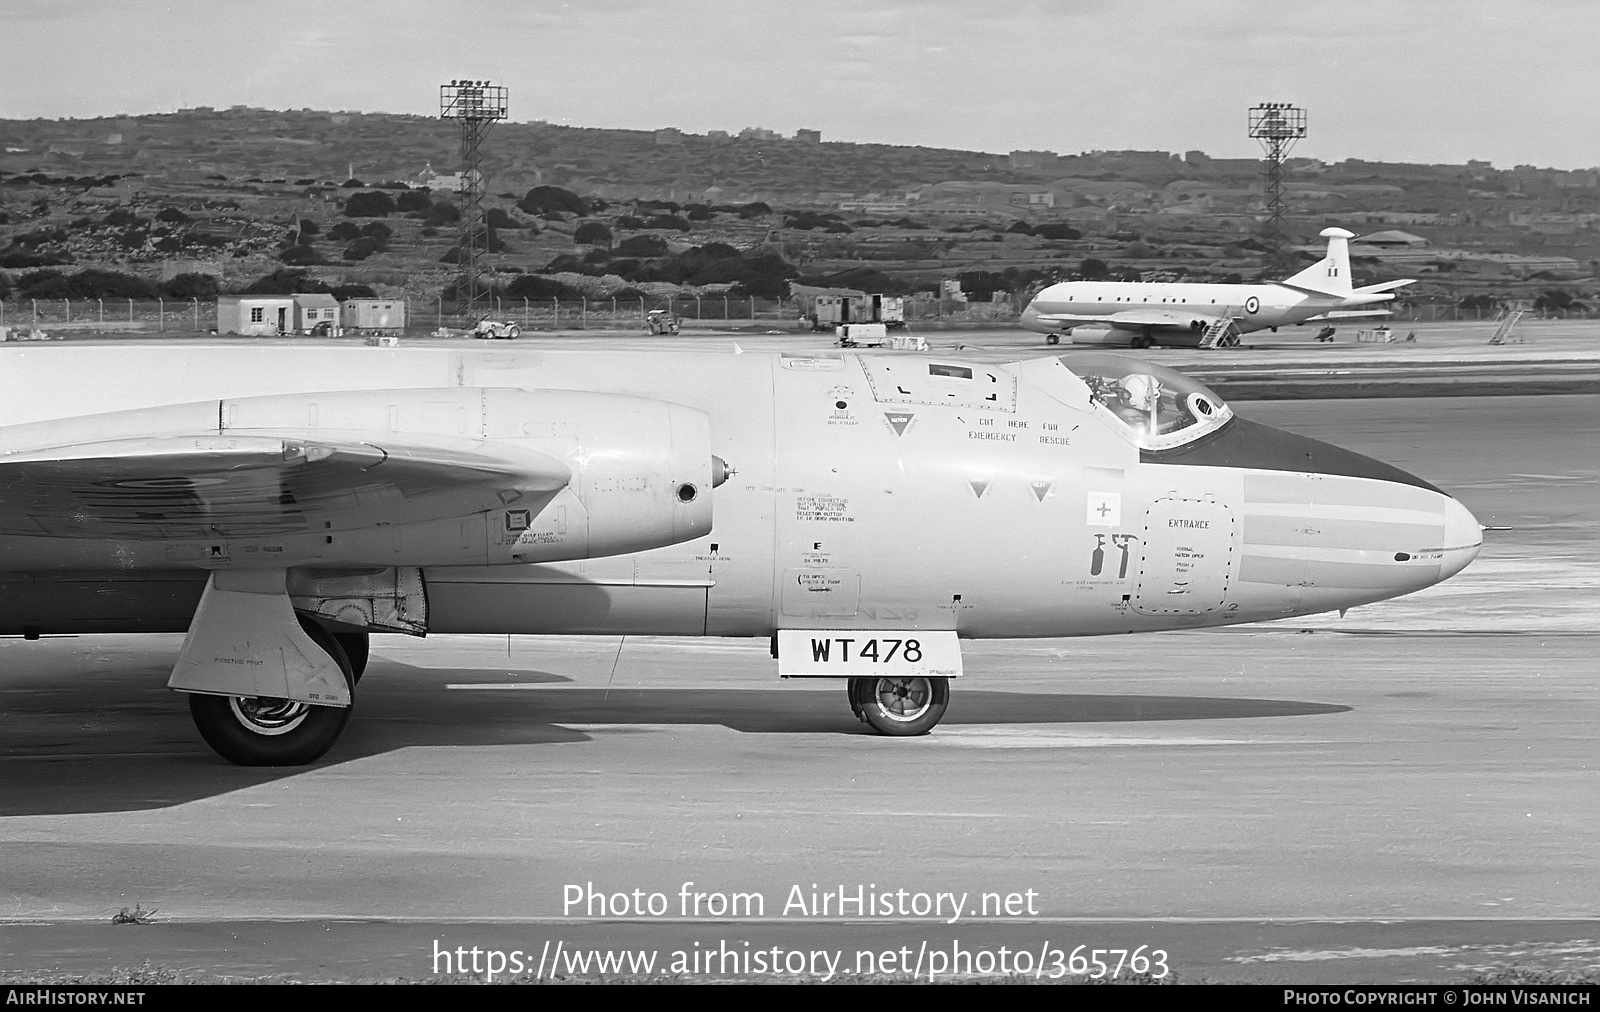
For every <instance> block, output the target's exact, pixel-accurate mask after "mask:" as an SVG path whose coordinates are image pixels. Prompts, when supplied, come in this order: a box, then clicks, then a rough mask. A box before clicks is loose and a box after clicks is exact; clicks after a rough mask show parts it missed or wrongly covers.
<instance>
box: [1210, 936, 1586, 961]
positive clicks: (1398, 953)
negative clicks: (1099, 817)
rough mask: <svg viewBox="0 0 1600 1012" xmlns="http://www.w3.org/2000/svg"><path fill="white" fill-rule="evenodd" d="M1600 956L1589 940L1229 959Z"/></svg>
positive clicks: (1234, 958)
mask: <svg viewBox="0 0 1600 1012" xmlns="http://www.w3.org/2000/svg"><path fill="white" fill-rule="evenodd" d="M1597 952H1600V944H1597V943H1596V942H1594V941H1593V940H1591V939H1588V938H1575V939H1572V940H1570V941H1566V942H1550V943H1546V944H1539V943H1533V944H1524V945H1507V944H1504V943H1498V944H1484V945H1477V944H1467V945H1417V946H1411V947H1408V948H1396V949H1364V948H1354V949H1300V950H1296V949H1281V950H1277V951H1274V952H1264V953H1260V954H1258V955H1254V956H1229V957H1228V960H1227V961H1228V962H1230V963H1321V962H1328V961H1331V960H1336V959H1394V958H1402V959H1404V958H1411V957H1416V956H1450V955H1455V956H1458V957H1459V956H1466V955H1468V954H1471V955H1475V956H1487V955H1491V954H1493V955H1501V956H1509V957H1522V958H1529V957H1548V956H1588V955H1593V954H1595V953H1597Z"/></svg>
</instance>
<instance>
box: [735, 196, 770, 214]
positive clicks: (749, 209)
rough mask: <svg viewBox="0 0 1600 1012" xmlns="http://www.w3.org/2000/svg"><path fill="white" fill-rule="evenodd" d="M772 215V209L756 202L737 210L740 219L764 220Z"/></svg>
mask: <svg viewBox="0 0 1600 1012" xmlns="http://www.w3.org/2000/svg"><path fill="white" fill-rule="evenodd" d="M771 213H772V208H770V207H768V206H767V205H766V204H764V203H762V202H761V201H759V200H757V201H754V202H753V203H749V204H745V205H743V206H742V207H740V208H739V217H741V218H764V217H766V216H767V215H769V214H771Z"/></svg>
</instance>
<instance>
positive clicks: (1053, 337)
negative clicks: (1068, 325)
mask: <svg viewBox="0 0 1600 1012" xmlns="http://www.w3.org/2000/svg"><path fill="white" fill-rule="evenodd" d="M1044 343H1045V344H1060V343H1061V335H1060V334H1046V335H1045V336H1044Z"/></svg>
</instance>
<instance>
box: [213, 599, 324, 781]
mask: <svg viewBox="0 0 1600 1012" xmlns="http://www.w3.org/2000/svg"><path fill="white" fill-rule="evenodd" d="M300 627H301V628H302V629H304V630H305V632H306V635H307V636H310V637H311V640H312V642H314V643H316V645H317V646H318V647H320V648H322V650H323V651H324V652H325V653H326V654H327V655H328V656H329V657H332V658H333V660H334V662H335V663H337V664H338V665H339V670H340V671H342V672H344V677H345V681H347V682H349V683H350V686H351V690H352V694H353V692H354V688H355V676H354V675H353V674H352V673H351V667H350V658H349V657H347V656H345V652H344V648H343V647H342V646H340V645H339V641H338V640H337V639H335V638H334V636H333V634H332V633H330V632H328V631H327V630H326V629H324V628H323V627H322V626H321V625H319V624H318V623H316V622H314V621H312V620H311V619H308V618H306V617H304V616H301V617H300ZM350 709H351V708H350V707H348V706H313V705H311V704H309V703H296V702H293V701H291V700H287V699H278V698H276V697H272V696H208V695H203V694H201V693H191V694H190V695H189V713H190V715H191V716H192V717H193V718H194V724H195V727H196V728H198V729H199V731H200V737H202V738H204V739H205V740H206V744H207V745H210V746H211V747H212V748H213V749H215V750H216V753H217V754H218V755H220V756H222V758H224V759H226V760H228V761H229V762H231V763H234V764H235V765H238V766H304V765H305V764H306V763H310V762H315V761H316V760H318V759H320V758H321V757H322V754H323V753H324V752H326V751H328V749H329V748H330V747H332V745H333V743H334V742H335V741H336V740H338V738H339V732H341V731H343V730H344V725H345V722H346V721H348V720H349V719H350Z"/></svg>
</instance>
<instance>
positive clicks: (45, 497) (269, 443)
mask: <svg viewBox="0 0 1600 1012" xmlns="http://www.w3.org/2000/svg"><path fill="white" fill-rule="evenodd" d="M462 442H463V443H464V444H466V445H461V446H447V445H440V444H438V443H434V444H428V443H405V442H395V441H393V440H388V439H383V440H375V441H374V442H366V441H363V440H362V439H361V438H360V437H359V436H358V435H357V434H353V433H352V434H349V435H348V436H342V437H341V436H337V435H335V436H332V437H331V438H330V436H329V434H328V433H325V432H319V433H317V434H316V435H315V437H301V436H299V435H297V434H295V433H293V432H282V433H272V432H263V431H261V430H256V431H254V432H252V433H251V434H250V435H232V434H221V435H219V434H217V433H215V432H212V433H209V434H198V435H157V436H143V437H135V438H128V439H111V440H99V441H93V442H85V443H77V444H73V445H67V446H58V447H49V448H44V449H31V450H22V451H17V452H12V453H7V454H4V455H0V534H13V535H25V536H35V537H38V536H43V537H59V538H114V539H121V540H135V541H163V540H169V539H170V540H182V539H205V538H228V537H238V538H246V537H260V536H271V535H279V534H294V533H321V532H322V531H324V530H327V531H339V530H346V531H348V530H355V529H364V528H370V527H374V526H379V525H383V524H388V523H414V522H419V521H427V520H434V519H440V518H444V517H449V516H459V515H462V514H464V513H467V512H471V511H473V510H481V509H490V508H494V507H496V506H500V505H504V504H506V503H509V502H514V501H517V500H519V499H525V498H526V497H529V496H533V497H538V496H541V495H542V496H543V497H544V498H545V501H548V497H549V496H551V495H553V494H554V493H555V492H557V491H559V490H560V489H561V488H562V487H564V486H565V485H566V484H567V483H568V481H570V480H571V471H570V470H569V469H568V467H567V465H566V464H564V463H562V462H561V461H559V460H556V459H555V458H553V457H550V456H547V455H545V454H541V453H537V452H531V451H518V452H516V454H515V457H514V458H512V457H509V456H508V457H498V456H492V455H490V454H488V453H486V452H484V449H483V444H482V443H468V442H467V441H465V440H463V441H462ZM379 443H381V445H378V444H379ZM540 505H541V507H542V503H541V504H540Z"/></svg>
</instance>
